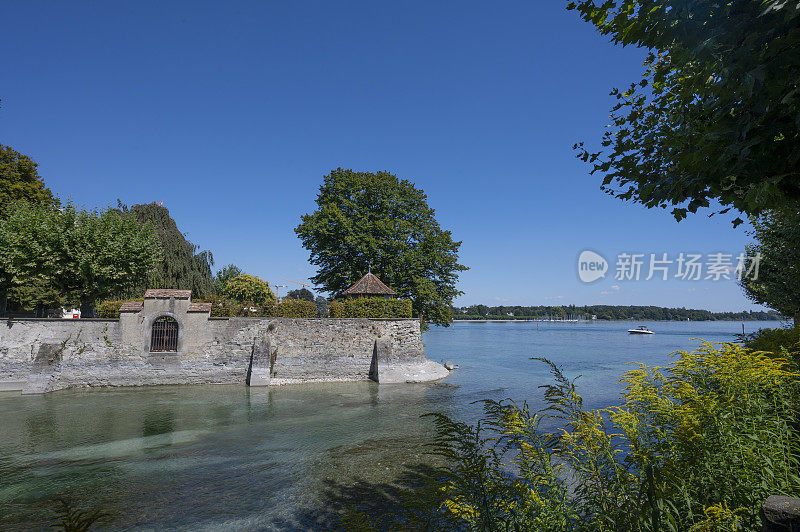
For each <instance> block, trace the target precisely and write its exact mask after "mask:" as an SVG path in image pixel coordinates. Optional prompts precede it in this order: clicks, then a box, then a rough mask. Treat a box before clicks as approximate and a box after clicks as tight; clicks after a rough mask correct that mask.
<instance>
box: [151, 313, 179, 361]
mask: <svg viewBox="0 0 800 532" xmlns="http://www.w3.org/2000/svg"><path fill="white" fill-rule="evenodd" d="M177 351H178V322H177V321H175V320H174V319H172V318H170V317H169V316H162V317H160V318H158V319H157V320H156V321H154V322H153V331H152V333H151V335H150V352H151V353H164V352H167V353H175V352H177Z"/></svg>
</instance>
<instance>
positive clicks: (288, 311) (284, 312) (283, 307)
mask: <svg viewBox="0 0 800 532" xmlns="http://www.w3.org/2000/svg"><path fill="white" fill-rule="evenodd" d="M273 308H274V310H273V313H272V314H271V315H272V316H275V317H276V318H316V317H317V305H316V304H314V302H313V301H305V300H299V301H298V300H291V299H290V300H286V299H284V300H283V301H281V302H280V303H278V304H277V305H274V306H273Z"/></svg>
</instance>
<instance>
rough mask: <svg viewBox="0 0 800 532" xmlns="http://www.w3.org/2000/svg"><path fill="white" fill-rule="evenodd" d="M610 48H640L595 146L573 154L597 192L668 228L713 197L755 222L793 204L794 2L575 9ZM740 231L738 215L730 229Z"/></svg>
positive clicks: (658, 0) (798, 176)
mask: <svg viewBox="0 0 800 532" xmlns="http://www.w3.org/2000/svg"><path fill="white" fill-rule="evenodd" d="M568 8H569V9H575V10H577V12H578V13H579V14H580V16H581V18H583V19H584V20H586V21H587V22H589V23H591V24H593V25H594V26H595V27H596V28H597V29H598V30H599V31H600V33H601V34H603V35H607V36H609V37H610V38H611V40H612V41H613V42H614V43H616V44H621V45H623V46H625V45H631V44H633V45H635V46H639V47H643V48H646V49H648V50H649V51H650V53H649V54H648V56H647V59H646V61H645V72H644V75H643V77H642V79H641V80H639V81H637V82H634V83H632V84H631V85H630V87H628V89H626V90H618V89H615V90H614V91H613V92H612V95H613V96H615V97H616V99H617V103H616V105H615V106H614V107H613V109H612V117H611V124H610V126H609V130H608V131H607V132H606V133H605V135H604V137H603V141H602V146H603V150H601V151H599V152H595V153H592V152H590V151H588V150H587V149H585V148H583V144H580V145H577V146H576V147H577V148H578V149H579V156H580V157H581V158H582V159H583V160H584V161H586V162H589V163H590V164H591V165H592V168H593V169H592V173H595V172H597V173H600V174H602V175H603V176H604V178H603V189H604V190H606V191H607V192H608V193H610V194H612V195H614V196H616V197H618V198H621V199H624V200H632V201H634V202H638V203H641V204H643V205H645V206H646V207H648V208H651V207H662V208H666V207H668V206H672V207H673V209H672V213H673V215H674V216H675V217H676V218H677V219H678V220H680V219H682V218H684V217H685V216H686V215H687V213H688V212H692V213H693V212H696V211H697V209H699V208H701V207H708V206H709V205H710V204H711V202H712V201H714V200H716V201H718V202H719V203H721V204H722V206H723V207H724V209H723V210H722V211H720V212H725V211H727V210H728V209H729V208H731V207H732V208H735V209H738V210H740V211H742V212H745V213H748V214H751V215H757V214H760V213H762V212H764V210H766V209H771V208H780V207H781V206H782V205H784V204H785V203H786V202H787V201H793V200H797V199H800V165H798V162H800V120H798V118H797V117H798V116H800V84H799V83H800V82H799V81H798V80H800V61H798V54H797V49H798V48H800V4H798V2H796V1H790V2H787V1H783V0H732V1H729V2H710V1H707V0H696V1H691V2H676V1H674V0H608V1H603V2H599V1H595V0H580V1H575V2H570V3H569V4H568ZM740 222H741V219H739V218H737V219H736V220H735V221H734V224H738V223H740Z"/></svg>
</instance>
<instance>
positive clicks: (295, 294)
mask: <svg viewBox="0 0 800 532" xmlns="http://www.w3.org/2000/svg"><path fill="white" fill-rule="evenodd" d="M286 299H300V300H303V301H314V294H312V293H311V290H308V289H307V288H305V287H304V288H301V289H300V290H290V291H289V293H288V294H286Z"/></svg>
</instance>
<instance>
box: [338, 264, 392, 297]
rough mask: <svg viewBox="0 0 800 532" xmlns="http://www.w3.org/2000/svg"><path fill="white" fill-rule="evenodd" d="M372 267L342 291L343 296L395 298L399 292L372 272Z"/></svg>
mask: <svg viewBox="0 0 800 532" xmlns="http://www.w3.org/2000/svg"><path fill="white" fill-rule="evenodd" d="M371 270H372V269H371V268H370V271H369V272H368V273H367V274H366V275H365V276H364V277H362V278H361V279H359V280H358V281H356V283H355V284H354V285H353V286H351V287H350V288H348V289H347V290H345V291H344V292H342V297H385V298H393V297H394V296H396V295H397V292H395V291H394V290H392V289H391V288H389V287H388V286H386V285H385V284H384V283H383V281H381V280H380V279H378V277H377V276H376V275H375V274H374V273H372V271H371Z"/></svg>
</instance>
